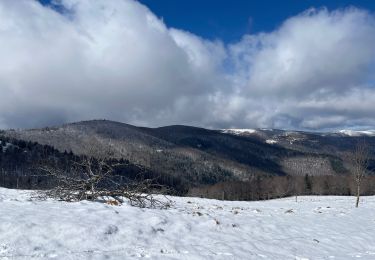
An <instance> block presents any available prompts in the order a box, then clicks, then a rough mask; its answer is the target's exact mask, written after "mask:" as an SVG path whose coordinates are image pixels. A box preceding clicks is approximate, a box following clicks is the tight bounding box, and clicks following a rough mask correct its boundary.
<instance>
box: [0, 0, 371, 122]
mask: <svg viewBox="0 0 375 260" xmlns="http://www.w3.org/2000/svg"><path fill="white" fill-rule="evenodd" d="M55 4H57V5H59V10H64V11H63V12H61V11H60V12H58V11H56V10H55V9H54V8H51V7H47V6H43V5H41V4H40V3H39V2H37V1H34V0H17V1H13V0H4V1H1V2H0V57H1V58H2V59H1V61H0V90H1V93H2V100H1V101H0V127H36V126H43V125H51V124H58V123H62V122H67V121H76V120H83V119H92V118H107V119H112V120H119V121H123V122H128V123H134V124H141V125H148V126H158V125H167V124H192V125H198V126H206V127H213V128H223V127H277V128H299V129H304V128H308V129H322V128H335V127H347V126H350V127H354V126H357V127H361V126H365V127H369V126H374V122H375V115H373V114H372V113H371V111H374V109H375V105H374V103H375V102H373V100H375V99H374V98H375V86H374V82H375V79H374V78H373V75H375V74H374V72H375V71H374V69H375V62H374V61H375V47H374V46H375V45H374V43H375V19H374V16H373V15H372V14H370V13H368V12H366V11H364V10H358V9H354V8H351V9H344V10H337V11H333V12H329V11H328V10H325V9H321V10H315V9H311V10H307V11H305V12H303V13H301V14H299V15H297V16H295V17H292V18H290V19H288V20H286V21H285V22H284V23H283V24H282V25H281V26H280V27H279V28H277V29H276V30H275V31H272V32H267V33H260V34H255V35H244V36H243V38H242V39H241V40H240V41H239V42H237V43H235V44H231V45H226V44H225V43H223V42H221V41H220V40H217V41H209V40H206V39H204V38H202V37H199V36H197V35H194V34H192V33H190V32H186V31H182V30H179V29H178V28H169V27H167V25H165V24H164V23H163V21H162V20H161V19H159V18H158V17H156V16H155V15H154V14H153V13H152V12H151V11H150V10H149V9H148V8H147V7H145V6H143V5H141V4H140V3H138V2H136V1H133V0H112V1H106V0H95V1H92V0H59V1H55Z"/></svg>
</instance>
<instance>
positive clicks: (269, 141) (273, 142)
mask: <svg viewBox="0 0 375 260" xmlns="http://www.w3.org/2000/svg"><path fill="white" fill-rule="evenodd" d="M266 143H267V144H276V143H277V141H276V140H273V139H267V140H266Z"/></svg>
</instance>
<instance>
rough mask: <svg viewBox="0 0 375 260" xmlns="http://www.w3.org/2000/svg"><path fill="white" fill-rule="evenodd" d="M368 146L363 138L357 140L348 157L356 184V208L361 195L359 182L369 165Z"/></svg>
mask: <svg viewBox="0 0 375 260" xmlns="http://www.w3.org/2000/svg"><path fill="white" fill-rule="evenodd" d="M369 157H370V153H369V147H368V145H367V143H366V142H365V140H363V141H361V142H358V144H357V145H356V147H355V148H354V151H353V152H351V153H349V155H348V159H349V163H350V164H351V172H352V175H353V177H354V180H355V184H356V197H357V199H356V203H355V206H356V207H357V208H358V205H359V199H360V195H361V183H362V181H363V178H364V177H365V176H366V174H367V168H368V166H369Z"/></svg>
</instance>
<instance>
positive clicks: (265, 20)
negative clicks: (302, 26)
mask: <svg viewBox="0 0 375 260" xmlns="http://www.w3.org/2000/svg"><path fill="white" fill-rule="evenodd" d="M40 1H41V2H42V3H44V4H48V3H50V1H51V0H40ZM139 2H141V3H143V4H144V5H146V6H147V7H148V8H150V9H151V11H152V12H153V13H154V14H156V15H157V16H158V17H160V18H163V20H164V22H165V23H166V24H167V26H169V27H175V28H179V29H183V30H187V31H189V32H192V33H194V34H197V35H199V36H202V37H204V38H208V39H211V40H213V39H220V40H223V41H225V42H227V43H228V42H235V41H238V40H240V38H241V37H242V36H243V35H244V34H249V33H252V34H253V33H258V32H267V31H272V30H274V29H276V28H277V27H278V26H279V25H280V24H281V23H282V22H283V21H285V20H286V19H287V18H289V17H291V16H294V15H297V14H299V13H301V12H303V11H305V10H306V9H308V8H310V7H315V8H321V7H326V8H328V9H329V10H334V9H338V8H347V7H350V6H354V7H358V8H363V9H367V10H369V11H374V10H375V1H373V0H341V1H338V0H329V1H327V0H325V1H324V0H283V1H278V0H273V1H270V0H261V1H255V0H139Z"/></svg>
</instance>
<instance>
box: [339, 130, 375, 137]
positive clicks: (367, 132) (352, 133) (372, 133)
mask: <svg viewBox="0 0 375 260" xmlns="http://www.w3.org/2000/svg"><path fill="white" fill-rule="evenodd" d="M338 133H339V134H342V135H347V136H375V130H362V131H358V130H340V131H338Z"/></svg>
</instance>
